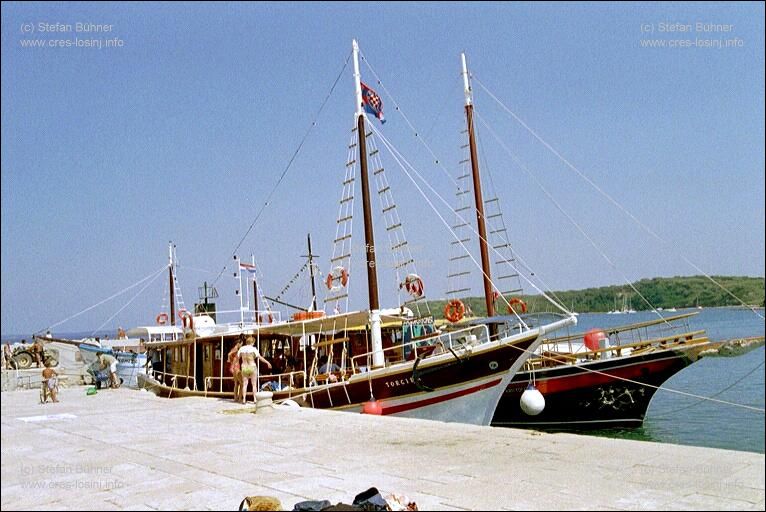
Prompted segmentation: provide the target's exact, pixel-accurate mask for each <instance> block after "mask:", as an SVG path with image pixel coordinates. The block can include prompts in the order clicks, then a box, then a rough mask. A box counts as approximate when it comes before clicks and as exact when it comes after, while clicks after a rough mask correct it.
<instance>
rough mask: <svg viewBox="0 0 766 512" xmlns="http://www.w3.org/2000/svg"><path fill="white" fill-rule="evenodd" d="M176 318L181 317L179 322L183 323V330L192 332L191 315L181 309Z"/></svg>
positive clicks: (192, 319)
mask: <svg viewBox="0 0 766 512" xmlns="http://www.w3.org/2000/svg"><path fill="white" fill-rule="evenodd" d="M178 316H180V317H181V322H183V326H184V329H189V330H191V331H193V330H194V317H193V316H192V314H191V313H189V312H188V311H187V310H185V309H182V310H180V311H179V312H178Z"/></svg>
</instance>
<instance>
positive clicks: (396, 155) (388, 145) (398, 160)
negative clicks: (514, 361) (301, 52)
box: [370, 124, 571, 327]
mask: <svg viewBox="0 0 766 512" xmlns="http://www.w3.org/2000/svg"><path fill="white" fill-rule="evenodd" d="M370 126H371V127H372V129H373V131H374V132H375V133H376V134H377V135H378V136H379V137H380V139H381V141H382V142H383V144H384V145H385V146H386V149H388V151H389V152H390V153H391V156H392V157H393V158H394V160H395V161H396V163H397V164H399V167H401V168H402V170H403V171H404V173H405V175H406V176H407V178H409V180H410V181H411V182H412V183H413V185H415V188H416V189H417V190H418V192H420V195H422V196H423V198H424V199H425V200H426V202H427V203H428V205H429V206H430V207H431V209H432V210H433V211H434V213H436V215H437V216H438V217H439V220H441V221H442V223H443V224H444V225H445V227H446V228H447V230H449V232H450V234H452V236H453V237H454V238H455V240H456V241H457V242H458V243H459V244H460V245H461V247H463V249H464V250H465V251H466V253H467V254H468V256H469V257H470V259H471V260H472V261H473V262H474V265H476V267H477V268H479V269H480V270H481V273H482V275H483V276H484V277H486V278H487V279H489V281H490V283H491V284H492V288H493V290H496V291H497V292H498V293H499V292H500V289H499V288H498V287H497V286H496V285H495V283H494V282H492V280H491V278H490V277H489V276H488V275H487V274H486V272H484V269H482V268H481V265H480V264H479V263H478V262H477V261H476V258H474V256H473V255H472V254H471V253H470V251H468V248H467V247H466V246H465V244H463V242H462V241H461V240H460V237H458V236H457V234H456V233H455V232H454V231H453V229H452V227H451V226H450V225H449V223H448V222H447V221H446V220H445V219H444V217H442V215H441V213H439V211H438V210H437V209H436V207H435V206H434V204H433V203H432V202H431V200H430V199H429V197H428V196H427V195H426V194H425V192H423V189H422V188H420V185H418V183H417V181H415V179H414V178H413V177H412V175H411V174H410V173H409V172H408V171H407V169H406V167H405V166H404V165H403V163H402V162H405V163H406V164H407V167H409V168H410V169H412V171H413V172H414V173H415V174H416V175H417V176H418V177H419V178H420V180H421V181H422V182H423V183H424V184H425V185H426V186H427V187H428V188H429V190H430V191H431V192H432V193H433V194H434V195H435V196H436V197H437V198H438V199H439V200H440V201H441V202H442V203H444V204H445V205H446V206H447V207H448V208H450V206H449V203H448V202H447V201H446V200H445V199H444V198H443V197H442V196H441V195H440V194H439V193H438V192H437V191H436V190H435V189H434V188H433V187H432V186H431V184H430V183H428V182H427V181H426V180H425V178H423V176H422V175H421V174H420V173H419V172H418V171H417V169H415V168H414V167H413V166H412V164H410V163H409V162H408V161H407V159H406V158H404V156H402V155H401V153H399V151H398V150H396V148H394V147H393V145H392V144H391V143H390V142H389V140H388V139H387V138H386V137H385V136H383V134H382V133H381V132H380V130H378V128H377V127H375V126H374V125H373V124H370ZM450 209H451V208H450ZM456 215H457V216H458V217H459V218H461V219H462V217H461V216H460V215H459V214H456ZM462 222H466V221H465V219H462ZM471 230H472V231H473V232H474V233H475V234H476V236H479V234H478V232H477V231H476V230H475V229H474V228H473V227H471ZM485 242H486V240H485ZM492 251H493V252H495V253H496V254H497V255H499V256H500V257H502V254H500V253H498V252H497V250H496V249H494V248H492ZM511 267H513V265H511ZM514 269H515V267H514ZM519 275H521V276H522V277H523V278H524V280H525V281H527V282H528V283H529V285H530V286H532V287H533V288H534V289H535V290H537V291H538V292H540V294H541V295H542V296H543V297H545V298H546V299H547V300H548V301H549V302H551V304H553V305H554V306H556V307H557V308H559V309H560V310H561V311H562V312H563V313H566V314H569V315H571V313H570V312H569V311H568V310H567V309H566V308H565V307H564V306H562V305H561V304H559V303H558V302H556V301H555V300H553V299H552V298H551V297H550V296H549V295H548V294H547V293H545V292H544V291H542V290H541V289H540V288H538V287H537V286H536V285H535V284H534V283H533V282H532V281H530V280H529V279H527V277H526V276H523V274H521V273H519ZM500 298H502V299H503V301H504V302H505V303H506V305H507V306H508V307H509V308H510V303H509V302H508V301H507V299H505V297H503V296H502V294H500ZM510 309H511V310H512V311H513V312H514V315H515V316H516V318H517V319H518V320H519V321H520V322H521V323H522V324H523V325H524V326H525V327H527V325H526V323H524V321H523V320H522V319H521V318H520V317H519V315H518V313H516V311H515V309H513V308H510Z"/></svg>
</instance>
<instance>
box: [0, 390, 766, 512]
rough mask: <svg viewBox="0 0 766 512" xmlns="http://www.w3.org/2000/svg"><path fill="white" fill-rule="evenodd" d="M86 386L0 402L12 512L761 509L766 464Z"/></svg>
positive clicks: (651, 447)
mask: <svg viewBox="0 0 766 512" xmlns="http://www.w3.org/2000/svg"><path fill="white" fill-rule="evenodd" d="M85 390H86V388H85V387H72V388H67V389H62V391H61V394H60V397H61V402H60V403H58V404H47V405H39V404H38V391H36V390H32V391H15V392H6V393H3V394H2V402H3V407H2V509H3V510H21V509H25V510H34V509H38V510H39V509H78V510H119V509H131V510H149V509H160V510H167V509H181V510H184V509H195V510H205V509H208V510H234V509H236V507H237V506H238V505H239V503H240V501H241V500H242V499H243V498H244V497H245V496H248V495H267V496H273V497H276V498H278V499H279V500H280V501H281V502H282V506H283V508H285V509H287V510H290V509H292V507H293V505H294V504H295V503H297V502H299V501H304V500H309V499H319V500H321V499H327V500H330V501H331V502H333V503H337V502H339V501H343V502H344V503H350V502H351V501H352V500H353V498H354V496H355V495H356V494H358V493H360V492H362V491H364V490H366V489H367V488H369V487H372V486H375V487H377V488H378V489H379V490H380V491H381V494H383V495H384V496H387V495H388V494H389V493H394V494H397V495H404V496H406V497H408V498H409V499H410V500H413V501H415V502H416V503H417V504H418V506H419V507H420V509H421V510H510V509H542V510H547V509H621V510H632V509H715V510H731V509H737V510H763V509H764V455H763V454H756V453H748V452H737V451H727V450H718V449H712V448H699V447H689V446H677V445H669V444H656V443H648V442H641V441H628V440H617V439H606V438H597V437H586V436H577V435H572V434H544V433H538V432H534V431H528V430H516V429H505V428H492V427H476V426H470V425H463V424H445V423H438V422H429V421H423V420H412V419H403V418H395V417H378V416H368V415H362V414H352V413H343V412H333V411H321V410H311V409H291V408H286V407H281V408H278V409H265V410H264V409H262V410H259V411H258V413H257V414H250V412H252V410H253V407H252V406H251V405H248V406H247V407H246V406H242V405H237V404H233V403H232V402H230V401H223V400H215V399H209V398H208V399H204V398H182V399H175V400H167V399H162V398H158V397H155V396H154V395H153V394H151V393H147V392H141V391H135V390H128V389H124V388H123V389H118V390H103V391H99V392H98V393H97V394H96V395H93V396H86V394H85ZM30 439H34V440H36V441H35V442H29V440H30ZM37 440H39V441H40V442H37ZM43 440H44V441H43ZM41 446H43V447H44V449H41Z"/></svg>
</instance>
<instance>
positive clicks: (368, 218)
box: [353, 40, 380, 310]
mask: <svg viewBox="0 0 766 512" xmlns="http://www.w3.org/2000/svg"><path fill="white" fill-rule="evenodd" d="M353 46H354V82H355V85H356V134H357V136H358V137H359V169H360V176H359V178H360V179H361V181H362V211H363V213H364V245H365V255H366V258H367V295H368V299H369V303H370V310H376V309H380V304H379V302H378V270H377V267H376V265H375V235H374V233H373V229H372V208H370V184H369V181H368V177H367V176H368V172H367V140H366V139H367V137H366V132H367V130H366V129H365V126H364V121H365V117H364V110H363V108H362V84H361V75H360V74H359V58H358V53H359V46H358V45H357V43H356V40H354V43H353Z"/></svg>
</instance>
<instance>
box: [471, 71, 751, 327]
mask: <svg viewBox="0 0 766 512" xmlns="http://www.w3.org/2000/svg"><path fill="white" fill-rule="evenodd" d="M472 78H473V79H474V80H475V81H476V82H477V83H478V84H479V86H480V87H481V88H482V89H483V90H484V91H485V92H486V93H487V94H489V95H490V97H491V98H492V99H494V100H495V101H496V102H497V103H498V104H499V105H500V106H501V107H502V108H503V110H505V111H506V112H507V113H508V114H510V115H511V116H512V117H513V118H514V119H515V120H516V121H518V122H519V124H521V125H522V126H523V127H524V128H525V129H526V130H527V131H528V132H529V133H530V134H532V136H533V137H534V138H536V139H537V140H538V141H539V142H540V143H541V144H542V145H544V146H545V147H546V148H548V150H550V151H551V153H553V154H554V155H555V156H556V157H557V158H558V159H559V160H561V161H562V162H563V163H564V164H565V165H566V166H567V167H569V168H570V169H572V170H573V171H574V172H575V173H576V174H577V175H578V176H580V178H582V179H583V180H585V181H586V182H587V183H588V184H589V185H590V186H591V187H593V188H594V189H595V190H596V191H597V192H598V193H599V194H601V195H602V196H604V197H605V198H606V199H608V200H609V202H611V203H612V204H613V205H615V206H616V207H617V209H619V210H620V211H622V212H623V213H624V214H625V215H627V216H628V217H630V219H632V220H633V221H634V222H635V223H636V224H638V225H639V226H640V227H641V228H642V229H643V230H644V231H646V232H647V233H649V234H650V235H651V236H653V237H654V238H656V239H657V240H659V241H660V242H662V243H663V244H665V245H666V246H668V247H670V248H671V249H673V246H672V245H671V244H670V243H669V242H668V241H667V240H665V239H664V238H662V237H661V236H660V235H658V234H657V233H655V232H654V231H653V230H652V229H651V228H650V227H649V226H647V225H646V224H644V223H643V222H641V220H639V219H638V218H637V217H636V216H635V215H633V214H632V213H631V212H630V211H629V210H628V209H627V208H625V207H624V206H622V204H620V203H619V202H617V200H616V199H614V198H613V197H612V196H610V195H609V194H608V193H607V192H606V191H604V190H603V189H602V188H601V187H599V186H598V185H596V183H594V182H593V181H592V180H591V179H590V178H588V177H587V176H586V175H585V174H584V173H582V172H581V171H580V170H579V169H578V168H577V167H575V166H574V165H573V164H572V163H571V162H569V160H567V159H566V158H564V157H563V156H562V155H561V154H560V153H559V152H558V151H556V150H555V149H554V148H553V146H551V145H550V144H548V143H547V142H546V141H545V140H544V139H543V138H542V137H540V136H539V135H538V134H537V132H535V131H534V130H533V129H532V128H530V127H529V126H528V125H527V123H525V122H524V121H523V120H522V119H521V118H520V117H519V116H517V115H516V114H514V113H513V112H512V111H511V110H510V109H509V108H508V107H507V106H506V105H505V104H504V103H503V102H502V101H500V99H499V98H498V97H497V96H495V95H494V94H492V92H491V91H489V89H487V88H486V87H485V86H484V84H483V83H482V82H481V80H479V79H478V78H476V77H475V76H474V75H472ZM676 254H677V255H679V256H680V257H681V258H682V259H683V260H684V261H685V262H686V263H688V264H689V265H690V266H692V267H693V268H694V269H695V270H696V271H697V272H700V273H701V274H702V275H703V276H705V277H706V278H707V279H708V280H709V281H710V282H712V283H713V284H715V285H716V286H718V287H719V288H720V289H721V290H723V291H724V292H726V293H727V294H729V295H730V296H731V297H733V298H734V299H735V300H736V301H737V302H739V303H740V304H741V305H743V306H744V307H746V308H747V309H749V310H751V311H752V312H753V313H754V314H755V315H756V316H758V317H760V318H764V316H763V315H761V314H760V313H759V312H758V311H757V310H756V308H754V307H752V306H751V305H749V304H746V303H745V301H743V300H742V299H740V298H739V297H738V296H737V295H735V294H734V293H733V292H731V291H730V290H729V289H728V288H726V287H725V286H723V285H722V284H721V283H719V282H718V281H716V280H715V279H713V277H711V276H710V275H708V273H707V272H705V271H704V270H702V269H701V268H700V267H699V266H697V265H696V264H695V263H694V262H693V261H691V260H690V259H689V258H687V257H686V256H685V255H684V254H683V253H680V252H677V251H676Z"/></svg>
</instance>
